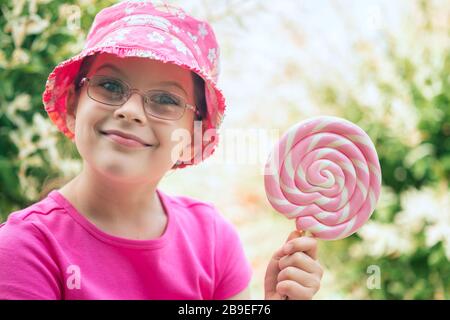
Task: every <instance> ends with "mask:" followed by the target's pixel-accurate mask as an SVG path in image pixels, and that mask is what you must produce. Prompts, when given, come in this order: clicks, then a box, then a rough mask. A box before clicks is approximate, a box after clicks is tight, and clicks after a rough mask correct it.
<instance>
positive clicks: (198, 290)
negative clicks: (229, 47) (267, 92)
mask: <svg viewBox="0 0 450 320" xmlns="http://www.w3.org/2000/svg"><path fill="white" fill-rule="evenodd" d="M218 57H219V48H218V45H217V42H216V39H215V36H214V33H213V30H212V29H211V27H210V26H209V25H208V24H207V23H206V22H204V21H200V20H197V19H195V18H193V17H190V16H189V15H187V14H186V12H184V11H183V10H182V9H180V8H177V7H174V6H169V5H167V4H165V5H160V4H155V3H151V2H148V1H123V2H120V3H118V4H116V5H113V6H111V7H108V8H106V9H104V10H102V11H101V12H100V13H98V14H97V16H96V17H95V20H94V23H93V25H92V27H91V30H90V32H89V35H88V37H87V42H86V46H85V48H84V49H83V51H82V52H81V53H80V54H78V55H76V56H74V57H72V58H70V59H68V60H66V61H64V62H62V63H60V64H59V65H58V66H57V67H56V68H55V69H54V70H53V72H52V73H51V74H50V76H49V78H48V80H47V84H46V89H45V92H44V95H43V102H44V105H45V109H46V111H47V112H48V114H49V116H50V119H51V120H52V121H53V122H54V123H55V124H56V125H57V126H58V128H59V129H60V130H61V131H62V132H63V133H64V134H65V135H66V136H67V137H69V138H70V139H72V140H73V141H74V142H75V144H76V147H77V149H78V151H79V153H80V155H81V157H82V159H83V169H82V171H81V173H79V174H78V176H76V177H75V178H74V179H73V180H71V181H69V182H68V183H67V184H65V185H64V186H63V187H62V188H60V189H57V190H56V189H55V190H52V191H51V192H50V193H49V194H48V195H47V196H46V197H45V198H44V199H42V200H41V201H39V202H37V203H35V204H33V205H31V206H29V207H28V208H25V209H22V210H20V211H18V212H14V213H12V214H11V215H10V216H9V217H8V220H7V222H5V223H4V224H2V225H1V227H0V274H1V278H0V298H2V299H233V298H234V299H250V294H249V283H250V279H251V274H252V271H251V267H250V263H249V262H248V260H247V259H246V257H245V255H244V251H243V248H242V245H241V242H240V239H239V236H238V234H237V232H236V230H235V229H234V227H233V226H232V225H231V223H230V222H228V221H227V220H226V219H224V217H223V216H222V215H221V214H220V213H219V212H218V211H217V209H216V208H215V206H214V205H213V204H211V203H207V202H202V201H198V200H196V199H193V198H190V197H186V196H171V195H168V194H166V193H165V192H162V191H161V190H159V189H158V188H157V186H158V183H159V181H160V180H161V179H162V177H163V176H164V174H165V173H166V172H167V171H169V170H171V169H176V168H183V167H185V166H188V165H192V164H196V163H198V162H199V161H201V160H203V159H205V158H206V157H208V156H209V155H211V154H212V153H213V152H214V149H215V147H216V146H217V143H218V136H217V129H218V128H219V126H220V124H221V121H222V119H223V114H224V111H225V103H224V98H223V96H222V93H221V91H220V90H219V89H218V88H217V86H216V83H217V77H218ZM135 93H136V94H135ZM197 124H200V126H201V130H202V133H201V134H202V137H201V139H200V144H199V143H195V140H199V139H195V137H194V136H195V134H196V132H194V131H195V127H196V125H197ZM186 135H187V136H188V139H183V141H182V142H181V143H180V142H177V139H174V137H186ZM178 140H179V139H178ZM193 140H194V143H192V141H193ZM316 249H317V243H316V241H315V240H314V239H312V238H309V237H299V234H298V233H296V232H293V233H292V234H291V235H290V237H289V239H288V243H287V244H286V246H283V247H281V248H280V249H279V250H277V251H276V252H275V253H274V255H273V257H272V259H271V261H269V264H268V267H267V272H266V276H265V298H266V299H283V298H288V299H311V298H312V296H313V295H314V294H315V293H316V292H317V290H318V289H319V284H320V279H321V277H322V268H321V267H320V265H319V263H318V262H317V257H316Z"/></svg>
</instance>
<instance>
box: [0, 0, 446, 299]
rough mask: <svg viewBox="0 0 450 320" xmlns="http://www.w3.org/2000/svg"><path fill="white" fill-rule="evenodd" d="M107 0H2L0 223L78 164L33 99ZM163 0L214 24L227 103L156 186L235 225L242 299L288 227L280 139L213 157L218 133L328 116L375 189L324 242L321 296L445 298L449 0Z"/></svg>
mask: <svg viewBox="0 0 450 320" xmlns="http://www.w3.org/2000/svg"><path fill="white" fill-rule="evenodd" d="M116 2H117V1H106V0H100V1H93V0H80V1H56V0H55V1H51V0H35V1H31V0H29V1H25V0H15V1H5V0H0V9H1V13H0V222H1V221H4V220H6V219H7V217H8V215H9V214H10V213H11V212H13V211H15V210H18V209H20V208H24V207H26V206H28V205H30V204H32V203H33V202H36V201H38V200H39V199H41V198H42V197H45V195H46V194H47V193H48V192H49V191H50V190H52V189H55V188H59V187H60V186H62V184H64V182H65V181H68V180H69V179H70V178H72V177H73V176H75V175H76V174H77V173H78V172H79V171H80V170H81V162H80V158H79V155H78V153H77V151H76V149H75V148H74V146H73V145H72V143H71V142H70V141H69V140H68V139H66V138H65V137H64V136H63V135H62V134H61V133H59V132H58V131H57V130H56V127H54V126H53V125H52V124H51V123H50V120H49V119H48V118H47V115H46V113H45V111H44V109H43V104H42V100H41V97H42V93H43V91H44V87H45V81H46V79H47V77H48V75H49V73H50V72H51V71H52V70H53V68H54V67H55V66H56V65H57V64H58V63H59V62H61V61H63V60H65V59H67V58H69V57H71V56H72V55H74V54H76V53H78V52H79V51H81V49H82V47H83V45H84V40H85V37H86V34H87V32H88V30H89V27H90V25H91V23H92V21H93V18H94V16H95V14H96V13H97V12H98V11H99V10H100V9H101V8H104V7H106V6H109V5H111V4H113V3H116ZM168 2H169V3H174V4H180V5H181V6H182V7H183V8H184V9H185V10H186V11H188V12H190V13H191V14H193V15H194V16H196V17H198V18H203V19H206V20H208V21H209V22H210V23H211V24H212V26H213V28H214V29H215V32H216V36H217V39H218V41H219V43H220V45H221V77H220V81H219V85H220V86H221V87H222V88H223V90H224V93H225V96H226V97H227V105H228V108H227V114H226V117H225V120H224V123H223V126H222V128H221V132H224V134H223V138H222V139H223V140H222V142H221V144H222V145H221V146H219V150H218V151H217V153H216V154H215V155H213V156H212V157H211V158H210V159H208V160H206V161H205V162H204V163H202V164H200V165H198V166H194V167H190V168H186V169H182V170H178V171H173V172H170V173H168V174H167V177H166V178H165V179H164V180H163V181H162V182H161V185H160V188H161V189H162V190H165V191H166V192H168V193H171V194H185V195H189V196H193V197H196V198H198V199H201V200H205V201H210V202H213V203H214V204H215V205H216V207H217V208H218V209H219V210H220V211H221V213H222V214H223V215H224V216H225V217H226V218H227V219H229V220H230V221H232V222H233V224H234V225H235V226H236V228H237V230H238V232H239V234H240V236H241V239H242V242H243V244H244V248H245V251H246V254H247V256H248V258H249V259H250V261H251V263H252V266H253V270H254V276H253V279H252V283H251V289H252V297H253V298H256V299H263V298H264V290H263V280H264V274H265V270H266V267H267V263H268V261H269V259H270V257H271V256H272V254H273V252H274V251H275V250H276V249H277V248H279V247H280V246H281V245H282V244H283V243H284V241H285V240H286V238H287V236H288V234H289V233H290V231H292V230H294V228H295V221H294V220H287V219H285V218H284V217H283V216H281V215H280V214H279V213H277V212H275V211H274V210H273V209H272V207H271V206H270V204H269V202H268V201H267V199H266V196H265V191H264V183H263V175H262V168H263V166H264V163H265V161H266V158H267V156H268V154H269V152H270V148H271V146H272V144H273V143H275V142H276V140H277V135H276V134H275V135H272V136H271V138H270V137H269V138H268V139H267V141H266V143H261V142H260V143H261V146H260V147H259V148H258V150H260V152H259V153H258V156H257V157H256V159H254V160H252V161H250V160H247V161H242V162H243V163H240V161H237V160H233V159H231V160H230V157H223V155H224V154H226V153H225V150H223V147H224V145H227V146H230V145H233V143H234V142H233V139H234V138H235V137H233V135H230V134H225V132H227V133H230V132H232V131H233V130H234V129H236V128H237V129H240V130H241V131H238V132H241V133H242V132H248V131H245V130H260V132H263V133H269V132H278V133H279V134H282V133H283V132H285V131H286V130H287V129H288V128H289V127H291V126H292V125H294V124H296V123H297V122H299V121H301V120H304V119H306V118H308V117H312V116H317V115H334V116H339V117H344V118H346V119H348V120H350V121H352V122H354V123H356V124H358V125H359V126H360V127H361V128H363V129H364V130H365V131H366V132H367V133H368V134H369V136H370V137H371V138H372V140H373V142H374V144H375V146H376V149H377V152H378V155H379V158H380V163H381V168H382V175H383V186H382V191H381V196H380V200H379V203H378V206H377V209H376V210H375V212H374V214H373V215H372V217H371V219H370V221H369V222H368V223H367V224H366V225H365V226H364V227H363V228H362V229H361V230H360V231H359V232H358V233H357V234H355V235H353V236H351V237H349V238H347V239H344V240H339V241H330V242H324V241H320V243H319V251H320V252H319V256H320V262H321V264H322V265H323V267H324V269H325V275H324V279H323V283H322V287H321V289H320V291H319V292H318V294H317V295H316V297H315V298H316V299H449V298H450V263H449V260H450V191H449V180H450V137H449V136H450V76H449V73H450V2H449V1H447V0H442V1H417V0H416V1H415V0H408V1H406V0H403V1H402V0H397V1H384V0H378V1H369V0H364V1H356V0H353V1H350V0H346V1H342V0H340V1H339V0H336V1H325V0H323V1H312V0H309V1H306V0H303V1H301V0H278V1H251V0H248V1H243V0H236V1H231V0H202V1H200V0H190V1H168ZM259 141H260V140H259ZM252 147H254V146H252ZM253 149H254V148H253ZM253 149H252V150H253ZM221 155H222V157H221ZM224 158H226V159H227V161H223V159H224ZM206 190H207V192H206Z"/></svg>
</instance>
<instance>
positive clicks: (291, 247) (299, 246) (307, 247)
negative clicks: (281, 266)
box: [284, 237, 317, 260]
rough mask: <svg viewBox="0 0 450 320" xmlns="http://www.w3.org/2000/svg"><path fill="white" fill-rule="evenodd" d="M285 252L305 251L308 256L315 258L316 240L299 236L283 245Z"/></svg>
mask: <svg viewBox="0 0 450 320" xmlns="http://www.w3.org/2000/svg"><path fill="white" fill-rule="evenodd" d="M284 250H285V254H292V253H294V252H297V251H302V252H305V253H306V254H307V255H308V256H310V257H311V258H313V259H314V260H316V259H317V240H316V239H314V238H311V237H300V238H295V239H292V240H290V241H288V242H287V243H286V244H285V245H284Z"/></svg>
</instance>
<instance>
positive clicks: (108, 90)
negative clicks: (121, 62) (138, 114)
mask: <svg viewBox="0 0 450 320" xmlns="http://www.w3.org/2000/svg"><path fill="white" fill-rule="evenodd" d="M85 82H87V83H88V87H87V94H88V96H89V97H90V98H91V99H93V100H95V101H97V102H100V103H103V104H106V105H109V106H115V107H118V106H122V105H124V104H125V103H126V102H127V101H128V99H129V98H130V97H131V95H132V94H133V92H136V93H137V94H139V95H140V96H142V97H143V98H144V110H145V112H146V113H147V114H149V115H151V116H153V117H156V118H159V119H164V120H178V119H181V117H183V115H184V112H185V110H186V108H188V109H190V110H192V111H194V112H195V114H196V115H198V114H199V111H198V110H197V108H196V107H195V106H192V105H190V104H187V103H186V99H185V98H184V97H182V96H180V95H178V94H175V93H172V92H168V91H164V90H150V91H147V92H146V93H144V94H142V93H141V92H140V90H138V89H132V88H130V86H129V85H128V84H127V83H125V82H124V81H122V80H120V79H117V78H114V77H111V76H103V75H95V76H92V77H91V78H87V77H84V78H83V79H81V81H80V84H79V86H80V87H82V86H83V85H84V83H85Z"/></svg>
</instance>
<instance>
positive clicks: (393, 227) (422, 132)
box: [312, 1, 450, 299]
mask: <svg viewBox="0 0 450 320" xmlns="http://www.w3.org/2000/svg"><path fill="white" fill-rule="evenodd" d="M417 11H418V12H417V16H418V19H416V20H415V21H414V20H413V19H410V20H408V26H407V30H406V31H405V33H402V34H397V35H394V34H391V33H389V31H387V32H386V33H385V34H384V41H385V44H386V51H385V52H384V53H383V54H380V53H375V52H374V51H373V50H372V48H371V46H370V45H367V44H365V43H363V44H360V47H361V48H362V49H360V50H359V51H358V50H357V51H358V52H359V53H360V58H361V64H360V66H359V70H360V74H359V75H358V81H357V84H356V85H354V86H353V87H346V86H345V85H343V84H342V83H337V82H332V81H331V82H330V83H326V84H324V83H320V84H317V85H315V86H313V88H312V91H313V92H315V93H316V94H315V96H317V97H319V101H320V103H321V104H325V105H328V106H329V109H330V110H333V113H335V114H337V115H340V116H342V117H345V118H347V119H349V120H351V121H353V122H355V123H357V124H359V125H360V126H361V127H362V128H363V129H364V130H365V131H366V132H367V133H368V134H369V135H370V136H371V137H372V139H373V141H374V143H375V146H376V149H377V152H378V155H379V159H380V164H381V168H382V175H383V189H382V194H381V199H380V202H381V204H380V205H379V206H378V208H377V210H376V211H375V213H374V215H373V216H372V219H371V221H370V222H369V223H368V224H367V226H366V227H364V228H363V229H362V230H361V231H360V232H359V233H358V235H357V236H354V237H351V238H349V239H346V240H343V241H342V243H340V244H339V246H338V245H337V244H336V243H335V242H332V243H327V244H324V253H323V256H324V260H325V261H326V264H327V265H329V268H330V269H331V270H333V272H334V273H335V274H336V278H337V281H338V282H339V283H340V284H341V289H342V291H343V292H345V294H344V295H347V294H348V296H349V297H352V298H355V297H360V298H375V299H449V298H450V278H449V277H448V275H449V274H450V263H449V260H450V204H449V198H450V192H449V189H448V187H449V181H450V77H449V76H448V75H449V74H450V46H449V44H450V36H449V33H448V30H449V29H450V21H449V20H448V16H449V7H448V4H446V3H445V2H440V3H436V2H432V1H430V2H425V1H424V2H420V6H418V9H417ZM436 16H441V17H442V16H444V17H447V19H445V18H444V19H435V18H434V17H436ZM366 88H371V89H372V90H374V91H375V92H376V96H377V97H378V99H377V100H376V101H369V102H367V101H366V100H367V99H366V100H365V99H364V98H363V96H364V90H365V89H366ZM415 225H418V227H414V226H415ZM383 238H384V239H383ZM337 249H338V250H337ZM339 249H340V250H339ZM336 255H337V256H339V258H340V260H339V261H337V260H336V259H335V258H334V257H335V256H336ZM371 265H376V266H378V267H379V268H380V270H381V287H380V289H369V287H368V286H367V285H366V280H367V279H369V278H370V277H371V275H370V274H369V273H368V272H367V268H368V267H369V266H371Z"/></svg>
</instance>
